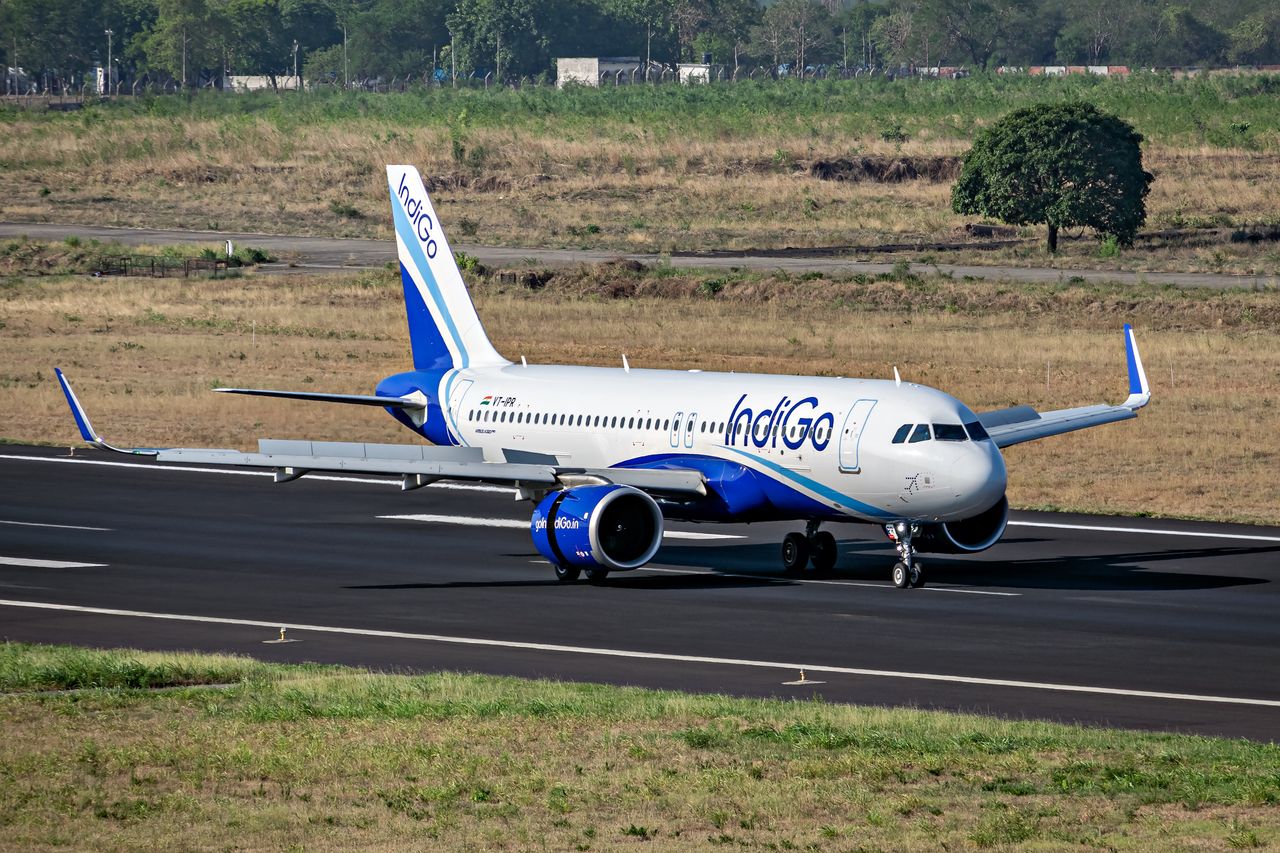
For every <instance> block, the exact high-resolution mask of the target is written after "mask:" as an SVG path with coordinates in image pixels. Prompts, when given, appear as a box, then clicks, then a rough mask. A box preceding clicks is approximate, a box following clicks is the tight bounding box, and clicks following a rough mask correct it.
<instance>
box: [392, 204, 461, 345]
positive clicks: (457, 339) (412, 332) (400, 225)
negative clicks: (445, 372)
mask: <svg viewBox="0 0 1280 853" xmlns="http://www.w3.org/2000/svg"><path fill="white" fill-rule="evenodd" d="M390 195H391V212H392V214H393V216H394V217H395V221H396V233H397V234H399V235H400V240H401V242H403V243H404V245H405V246H406V247H407V248H408V250H409V255H410V256H411V257H412V258H413V263H414V266H415V267H417V270H418V272H419V273H420V274H421V275H422V280H423V282H424V283H425V284H426V285H427V289H428V290H429V291H431V298H432V299H433V300H435V303H436V308H438V309H439V311H440V317H441V318H442V319H443V320H444V325H445V328H446V329H447V330H448V332H449V336H450V337H451V338H452V339H453V343H454V346H455V347H457V350H458V354H459V356H460V357H461V359H462V363H461V364H452V363H451V364H450V365H449V366H451V367H463V368H465V367H468V366H469V364H470V358H469V357H468V355H467V349H466V347H464V346H463V345H462V336H461V335H459V334H458V328H457V326H455V325H454V322H453V317H452V316H451V315H450V314H449V306H448V303H446V302H445V300H444V296H443V294H441V292H440V285H439V284H438V283H437V282H436V277H435V275H433V274H432V272H431V264H430V263H428V262H427V256H426V255H425V254H423V252H422V246H421V245H420V244H419V243H418V238H417V236H416V235H415V234H414V233H413V228H412V226H411V225H410V223H409V217H408V215H407V214H405V212H404V208H403V207H402V206H401V205H400V199H399V198H398V197H397V196H396V194H395V191H394V190H390ZM403 268H404V264H401V269H403ZM411 281H412V277H410V278H409V279H407V280H406V281H405V292H406V294H407V293H408V291H409V286H408V285H409V283H410V282H411ZM428 319H430V312H428ZM418 335H435V336H437V337H441V343H443V342H444V341H443V337H442V336H441V334H440V330H439V329H438V328H435V323H434V321H433V322H432V323H431V327H430V328H427V329H424V328H418V329H414V327H413V319H412V316H411V317H410V324H409V336H410V338H411V339H413V340H416V339H417V336H418ZM415 350H416V346H415ZM414 357H415V359H416V358H417V354H416V352H415V355H414ZM414 367H420V365H418V364H416V363H415V364H414Z"/></svg>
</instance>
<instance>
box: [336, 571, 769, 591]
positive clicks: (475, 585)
mask: <svg viewBox="0 0 1280 853" xmlns="http://www.w3.org/2000/svg"><path fill="white" fill-rule="evenodd" d="M545 569H546V572H547V575H548V577H547V578H546V579H539V580H505V581H444V582H441V583H386V584H358V585H350V586H344V587H343V589H362V590H397V589H503V588H519V587H558V586H565V584H562V583H560V582H559V581H558V580H556V579H555V578H554V577H550V574H551V571H550V567H545ZM790 582H791V581H790V580H789V579H788V578H786V577H769V576H768V575H761V576H760V577H759V578H749V577H742V576H741V575H720V574H714V575H707V574H687V575H633V574H630V573H618V574H613V575H610V576H609V579H608V580H607V581H606V582H605V584H604V585H606V586H609V587H620V588H624V589H647V590H654V591H659V590H666V589H728V588H750V587H762V586H777V585H779V584H787V583H790ZM574 585H577V586H587V587H590V586H593V584H592V583H591V582H589V581H587V580H586V579H585V578H583V579H582V580H580V581H578V583H577V584H569V586H574Z"/></svg>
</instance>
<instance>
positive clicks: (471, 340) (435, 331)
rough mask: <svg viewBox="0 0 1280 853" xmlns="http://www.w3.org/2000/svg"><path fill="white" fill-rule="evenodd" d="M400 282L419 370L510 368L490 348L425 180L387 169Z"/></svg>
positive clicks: (413, 172)
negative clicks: (402, 286)
mask: <svg viewBox="0 0 1280 853" xmlns="http://www.w3.org/2000/svg"><path fill="white" fill-rule="evenodd" d="M387 186H388V188H389V189H390V191H391V214H392V216H393V218H394V219H395V226H396V247H397V248H398V249H399V253H400V278H401V280H402V281H403V282H404V301H405V310H406V311H407V312H408V315H409V340H410V343H411V344H412V347H413V366H414V368H415V369H417V370H430V369H447V368H450V367H458V368H465V367H485V366H497V365H503V364H509V362H508V361H507V360H506V359H505V358H503V357H502V356H501V355H499V354H498V351H497V350H495V349H494V348H493V344H491V343H489V337H488V336H487V335H486V334H485V332H484V327H483V326H482V325H480V317H479V316H478V315H477V314H476V308H475V305H473V304H472V302H471V297H470V295H468V293H467V286H466V284H465V283H463V281H462V273H461V272H459V271H458V265H457V263H456V262H455V261H454V259H453V252H452V251H450V249H449V242H448V240H446V239H445V236H444V229H442V228H441V227H440V220H439V219H437V218H436V211H435V208H434V207H432V205H431V199H430V197H428V195H427V190H426V187H424V186H423V185H422V178H421V177H420V176H419V175H418V170H417V169H416V168H414V167H413V166H388V167H387Z"/></svg>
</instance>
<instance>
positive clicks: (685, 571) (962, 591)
mask: <svg viewBox="0 0 1280 853" xmlns="http://www.w3.org/2000/svg"><path fill="white" fill-rule="evenodd" d="M636 571H638V572H666V573H667V574H673V575H716V576H718V577H722V578H751V579H753V580H770V581H778V582H779V583H784V582H785V583H815V584H825V585H827V586H865V587H869V588H871V589H891V590H893V591H894V592H901V590H899V589H898V588H897V587H896V586H893V585H891V584H887V583H867V582H866V581H834V580H821V579H819V578H806V577H794V576H792V575H765V574H760V575H753V574H747V573H744V572H703V571H698V570H697V569H655V568H654V567H652V566H642V567H640V568H639V569H636ZM920 590H921V591H923V592H957V593H960V594H962V595H997V596H1001V597H1004V598H1017V597H1018V596H1020V595H1022V593H1020V592H990V591H988V590H985V589H956V588H955V587H950V586H923V587H920Z"/></svg>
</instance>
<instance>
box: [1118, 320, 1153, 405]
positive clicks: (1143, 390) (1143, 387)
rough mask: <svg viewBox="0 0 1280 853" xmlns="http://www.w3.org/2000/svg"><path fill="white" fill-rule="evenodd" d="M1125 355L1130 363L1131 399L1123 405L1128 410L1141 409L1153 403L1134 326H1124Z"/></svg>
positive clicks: (1126, 324)
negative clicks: (1134, 335) (1135, 337)
mask: <svg viewBox="0 0 1280 853" xmlns="http://www.w3.org/2000/svg"><path fill="white" fill-rule="evenodd" d="M1124 354H1125V358H1126V359H1127V360H1128V362H1129V399H1127V400H1125V401H1124V402H1123V403H1122V404H1121V405H1122V406H1124V407H1125V408H1126V409H1141V408H1142V407H1143V406H1145V405H1146V404H1147V403H1149V402H1150V401H1151V386H1150V385H1149V384H1148V383H1147V371H1146V370H1144V369H1143V367H1142V356H1141V355H1139V354H1138V342H1137V340H1135V339H1134V337H1133V326H1131V325H1129V324H1128V323H1125V324H1124Z"/></svg>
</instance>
